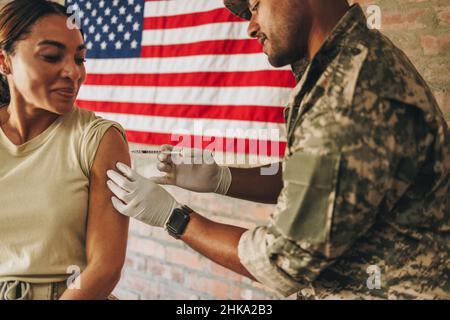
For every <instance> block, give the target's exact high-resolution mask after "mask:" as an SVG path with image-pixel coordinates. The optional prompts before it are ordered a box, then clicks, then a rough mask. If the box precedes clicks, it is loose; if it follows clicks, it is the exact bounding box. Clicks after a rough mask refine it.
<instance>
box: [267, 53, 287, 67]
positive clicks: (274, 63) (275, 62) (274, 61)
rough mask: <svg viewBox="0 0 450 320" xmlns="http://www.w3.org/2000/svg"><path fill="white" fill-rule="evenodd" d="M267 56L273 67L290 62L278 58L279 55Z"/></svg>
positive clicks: (282, 65)
mask: <svg viewBox="0 0 450 320" xmlns="http://www.w3.org/2000/svg"><path fill="white" fill-rule="evenodd" d="M267 57H268V59H269V63H270V65H271V66H272V67H274V68H281V67H284V66H287V65H289V64H290V63H289V61H286V60H285V59H280V58H279V57H273V56H271V55H267Z"/></svg>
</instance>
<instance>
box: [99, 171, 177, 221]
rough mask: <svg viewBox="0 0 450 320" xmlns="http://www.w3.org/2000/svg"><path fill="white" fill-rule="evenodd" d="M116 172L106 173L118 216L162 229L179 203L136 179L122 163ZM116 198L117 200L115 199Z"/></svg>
mask: <svg viewBox="0 0 450 320" xmlns="http://www.w3.org/2000/svg"><path fill="white" fill-rule="evenodd" d="M116 167H117V169H119V171H120V172H121V173H122V174H123V175H121V174H119V173H117V172H116V171H114V170H108V171H107V172H106V174H107V176H108V177H109V178H110V179H111V180H108V181H107V185H108V188H109V189H110V190H111V191H112V192H113V193H114V194H115V197H112V199H111V200H112V203H113V206H114V208H116V210H117V211H119V212H120V213H122V214H124V215H126V216H129V217H132V218H135V219H138V220H140V221H142V222H144V223H146V224H148V225H151V226H155V227H164V226H165V224H166V222H167V220H168V219H169V217H170V215H171V214H172V211H173V209H175V208H176V207H178V206H179V204H178V202H177V201H176V200H175V199H174V198H173V197H172V196H171V195H170V194H169V193H168V192H167V191H166V190H164V189H163V188H162V187H161V186H159V185H157V184H156V183H154V182H152V181H150V180H149V179H146V178H144V177H142V176H141V175H139V174H138V173H137V172H136V171H134V170H133V169H131V168H130V167H129V166H127V165H125V164H123V163H120V162H119V163H117V165H116ZM116 197H117V198H116Z"/></svg>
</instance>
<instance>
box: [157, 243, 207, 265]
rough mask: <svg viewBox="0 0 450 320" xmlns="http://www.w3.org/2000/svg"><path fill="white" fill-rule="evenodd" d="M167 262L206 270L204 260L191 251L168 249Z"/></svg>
mask: <svg viewBox="0 0 450 320" xmlns="http://www.w3.org/2000/svg"><path fill="white" fill-rule="evenodd" d="M166 260H167V261H168V262H171V263H173V264H177V265H183V266H186V267H187V268H190V269H195V270H204V268H205V262H204V258H202V257H201V256H200V254H198V253H195V252H193V251H190V250H189V249H179V248H174V247H167V248H166Z"/></svg>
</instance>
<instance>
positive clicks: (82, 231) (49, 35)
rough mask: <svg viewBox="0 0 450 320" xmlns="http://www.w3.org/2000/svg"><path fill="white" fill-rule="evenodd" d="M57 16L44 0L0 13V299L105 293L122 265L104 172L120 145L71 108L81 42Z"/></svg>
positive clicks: (88, 115) (60, 12)
mask: <svg viewBox="0 0 450 320" xmlns="http://www.w3.org/2000/svg"><path fill="white" fill-rule="evenodd" d="M67 18H68V15H67V14H66V8H65V7H64V6H61V5H59V4H56V3H52V2H47V1H44V0H15V1H13V2H11V3H9V4H7V5H6V6H4V7H3V8H2V9H1V11H0V48H1V50H0V71H1V73H2V75H3V79H2V87H3V89H4V92H3V94H2V95H1V96H2V99H3V100H4V104H3V105H2V107H0V128H1V130H0V205H1V207H0V299H57V298H61V299H105V298H107V297H108V296H109V295H110V293H111V291H112V290H113V288H114V287H115V285H116V283H117V282H118V280H119V278H120V273H121V269H122V266H123V263H124V257H125V251H126V239H127V232H128V219H127V218H125V217H124V216H122V215H120V214H118V213H117V212H116V211H115V210H114V208H113V207H112V204H111V196H112V194H111V193H110V191H109V190H108V188H107V186H106V180H107V179H106V171H107V170H108V169H112V168H114V167H115V166H114V164H115V163H116V162H117V161H122V162H125V163H130V158H129V153H128V146H127V142H126V139H125V135H124V131H123V129H122V128H121V127H120V125H118V124H116V123H114V122H110V121H106V120H103V119H101V118H97V117H95V115H94V114H93V113H92V112H89V111H87V110H83V109H79V108H77V107H74V101H75V99H76V96H77V94H78V91H79V89H80V86H81V84H82V83H83V81H84V79H85V76H86V70H85V67H84V58H85V54H86V48H85V46H84V44H83V37H82V34H81V32H80V30H79V29H69V28H68V27H67V24H66V21H67ZM67 285H69V287H67Z"/></svg>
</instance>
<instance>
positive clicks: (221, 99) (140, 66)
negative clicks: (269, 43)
mask: <svg viewBox="0 0 450 320" xmlns="http://www.w3.org/2000/svg"><path fill="white" fill-rule="evenodd" d="M66 5H67V6H72V8H73V9H75V10H76V12H77V13H78V14H79V17H80V23H81V28H82V30H83V32H84V34H85V43H86V46H87V48H88V52H87V62H86V69H87V72H88V76H87V79H86V83H85V84H84V86H83V87H82V89H81V90H80V93H79V96H78V100H77V104H78V106H80V107H82V108H86V109H89V110H92V111H95V112H96V114H98V115H100V116H102V117H104V118H106V119H110V120H114V121H117V122H119V123H120V124H122V125H123V126H124V128H125V129H126V131H127V136H128V139H129V141H130V142H135V143H142V144H149V145H161V144H165V143H169V144H172V145H175V144H178V145H180V144H184V145H186V144H189V143H191V146H195V147H199V144H200V146H201V147H203V148H204V147H207V146H208V145H211V143H212V142H213V141H215V139H217V138H218V137H220V138H226V140H225V143H224V144H223V145H221V146H220V145H219V144H218V145H216V146H215V148H216V151H220V150H217V149H218V148H221V149H222V151H224V152H229V151H230V150H231V151H235V150H236V148H237V147H236V146H237V145H239V144H240V145H241V146H242V145H243V144H245V150H244V153H247V154H249V153H250V154H251V153H259V152H262V151H261V150H263V149H268V152H269V155H273V156H276V155H277V154H278V152H280V153H281V155H282V154H283V153H284V148H285V141H286V138H285V128H284V124H283V123H284V118H283V108H284V107H285V105H286V102H287V100H288V98H289V94H290V91H291V88H292V87H293V86H294V85H295V83H294V77H293V75H292V73H291V71H290V68H282V69H274V68H272V67H271V66H270V64H269V63H268V61H267V57H266V56H265V55H264V54H263V53H262V48H261V46H260V45H259V43H258V42H257V41H256V40H254V39H250V38H249V36H248V35H247V26H248V22H247V21H244V20H242V19H240V18H238V17H235V16H233V15H232V14H231V13H230V12H229V11H228V10H227V9H226V8H225V7H224V6H223V2H222V0H110V1H106V0H67V1H66ZM248 129H253V130H255V131H260V132H263V131H264V130H265V131H266V132H274V130H277V132H279V134H278V136H277V137H274V136H273V135H272V136H270V135H267V136H264V134H262V135H257V136H255V135H254V132H253V133H249V132H250V131H249V130H248ZM174 135H175V136H174ZM177 135H178V136H177ZM278 139H281V144H280V145H279V150H272V149H274V148H273V147H272V148H271V147H270V141H275V140H278ZM222 140H224V139H222ZM256 141H257V143H259V147H257V148H256V149H255V148H252V147H251V145H252V143H253V146H255V144H254V143H255V142H256ZM267 142H269V144H268V147H267V146H266V147H265V148H264V147H261V146H264V145H266V143H267ZM258 150H259V151H258Z"/></svg>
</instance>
